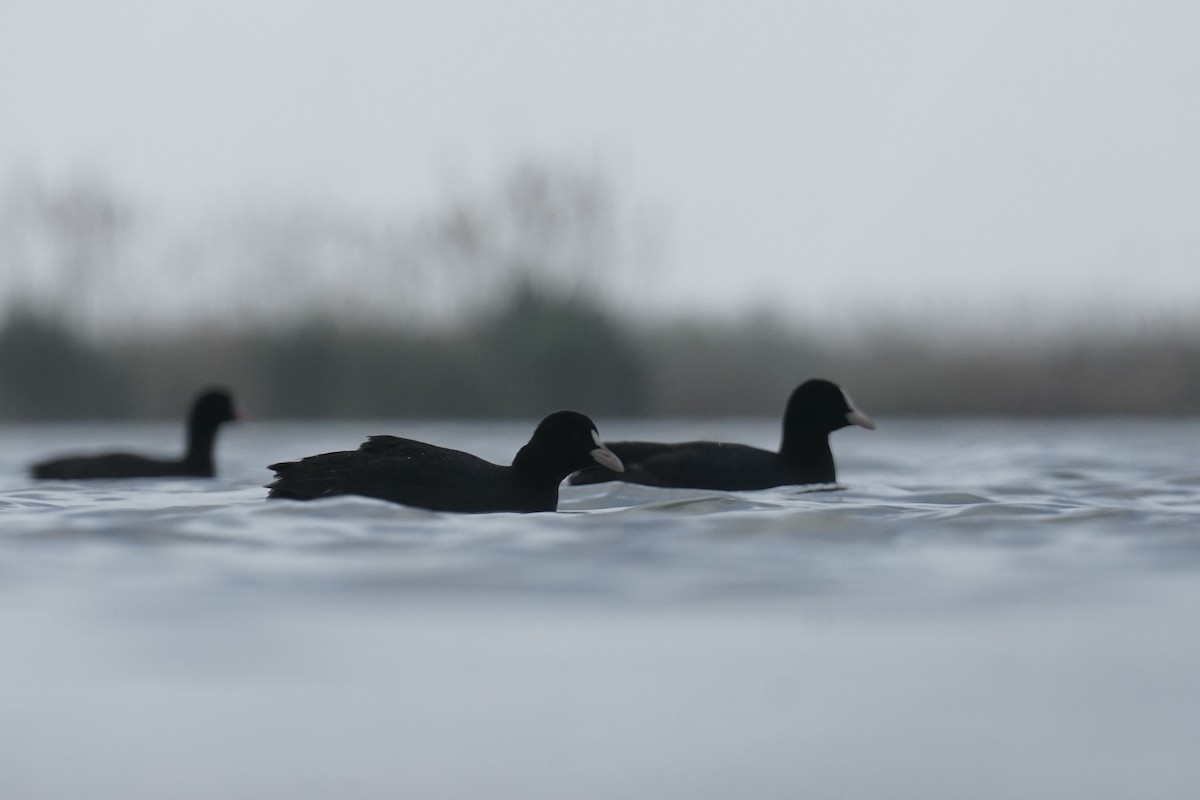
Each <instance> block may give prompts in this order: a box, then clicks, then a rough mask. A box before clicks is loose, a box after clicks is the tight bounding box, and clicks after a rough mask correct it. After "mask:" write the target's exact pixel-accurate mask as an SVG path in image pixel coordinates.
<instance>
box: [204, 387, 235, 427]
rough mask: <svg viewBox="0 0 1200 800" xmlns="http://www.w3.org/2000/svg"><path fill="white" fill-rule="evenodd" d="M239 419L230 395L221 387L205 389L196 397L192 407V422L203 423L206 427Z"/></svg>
mask: <svg viewBox="0 0 1200 800" xmlns="http://www.w3.org/2000/svg"><path fill="white" fill-rule="evenodd" d="M235 419H241V415H240V414H238V412H237V409H236V408H235V407H234V404H233V395H232V393H231V392H230V391H229V390H228V389H226V388H224V387H221V386H214V387H212V388H210V389H206V390H205V391H203V392H201V393H200V394H199V395H198V396H197V397H196V402H195V403H194V404H193V405H192V422H193V423H197V422H203V423H205V424H206V425H211V426H214V427H215V426H217V425H220V424H221V423H222V422H231V421H233V420H235Z"/></svg>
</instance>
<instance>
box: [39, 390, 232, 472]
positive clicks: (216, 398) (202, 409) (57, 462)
mask: <svg viewBox="0 0 1200 800" xmlns="http://www.w3.org/2000/svg"><path fill="white" fill-rule="evenodd" d="M237 418H238V414H237V412H236V411H235V410H234V406H233V398H232V396H231V395H230V394H229V392H228V391H227V390H225V389H219V388H215V389H208V390H206V391H203V392H201V393H200V394H199V395H197V396H196V400H195V402H193V403H192V412H191V414H190V415H189V416H188V427H187V452H186V453H184V455H183V458H181V459H170V458H147V457H146V456H139V455H135V454H133V453H106V454H103V455H94V456H69V457H67V458H56V459H54V460H52V461H43V462H41V463H39V464H34V465H33V467H31V468H30V472H31V473H32V475H33V477H35V478H49V479H57V480H68V481H73V480H82V479H86V478H167V477H190V478H211V477H213V475H215V474H216V469H215V468H214V466H213V444H214V443H215V442H216V438H217V429H218V428H220V427H221V425H222V423H225V422H229V421H231V420H235V419H237Z"/></svg>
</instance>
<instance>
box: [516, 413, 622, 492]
mask: <svg viewBox="0 0 1200 800" xmlns="http://www.w3.org/2000/svg"><path fill="white" fill-rule="evenodd" d="M596 464H599V465H601V466H604V467H607V468H608V469H611V470H613V471H614V472H624V471H625V467H624V465H622V464H621V459H619V458H617V456H616V454H614V453H613V452H612V451H611V450H609V449H608V448H607V447H605V446H604V443H603V442H601V441H600V435H599V434H598V433H597V432H596V423H594V422H592V421H591V420H590V419H589V418H588V417H587V416H585V415H583V414H580V413H578V412H576V411H556V412H555V413H553V414H551V415H550V416H548V417H546V418H545V419H543V420H542V421H541V422H539V423H538V426H537V429H536V430H534V432H533V436H532V437H530V439H529V443H528V444H526V445H525V446H524V447H522V448H521V450H520V452H518V453H517V457H516V458H515V459H513V466H514V467H518V468H519V469H522V470H528V471H530V472H536V473H540V474H546V475H554V476H557V478H558V479H559V480H562V479H563V478H565V477H567V475H569V474H571V473H572V472H575V471H576V470H580V469H583V468H584V467H591V466H595V465H596Z"/></svg>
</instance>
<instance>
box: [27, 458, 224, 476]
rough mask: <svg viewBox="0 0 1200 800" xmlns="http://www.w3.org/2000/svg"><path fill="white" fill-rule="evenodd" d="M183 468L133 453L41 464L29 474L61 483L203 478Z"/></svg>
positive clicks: (173, 463) (179, 463)
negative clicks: (92, 480)
mask: <svg viewBox="0 0 1200 800" xmlns="http://www.w3.org/2000/svg"><path fill="white" fill-rule="evenodd" d="M186 467H187V465H185V464H183V463H181V462H179V461H171V460H166V459H157V458H147V457H146V456H140V455H136V454H134V453H106V454H104V455H95V456H68V457H66V458H56V459H53V460H50V461H43V462H41V463H38V464H34V465H33V466H32V467H31V468H30V472H31V473H32V475H33V477H35V478H39V479H43V480H61V481H75V480H91V479H96V480H100V479H104V478H162V477H170V476H181V477H187V476H191V475H195V476H199V477H204V475H205V473H203V472H188V471H187V468H186Z"/></svg>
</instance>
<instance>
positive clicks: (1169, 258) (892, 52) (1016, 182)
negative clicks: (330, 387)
mask: <svg viewBox="0 0 1200 800" xmlns="http://www.w3.org/2000/svg"><path fill="white" fill-rule="evenodd" d="M121 9H122V10H121V13H113V11H112V10H111V9H108V8H102V7H99V6H95V5H94V4H91V3H85V2H80V1H79V0H62V1H61V2H36V3H35V2H26V1H25V0H13V1H12V2H7V3H5V4H3V6H2V7H0V98H2V101H3V107H4V118H5V121H4V125H3V126H2V127H0V177H2V178H3V179H4V180H5V182H6V185H12V184H13V183H14V182H16V183H18V184H19V183H20V182H21V181H25V180H29V179H33V180H35V181H38V182H42V183H43V184H46V185H50V186H61V185H63V184H64V183H69V182H70V181H72V180H75V179H77V178H78V176H80V175H83V176H99V178H100V179H101V180H103V181H109V182H111V184H113V185H115V186H116V187H117V188H118V189H120V190H121V191H123V192H127V193H128V195H129V196H130V197H131V198H132V201H133V203H134V206H135V207H136V208H139V209H145V210H146V216H145V218H144V221H143V223H141V224H142V227H141V228H139V229H138V231H137V236H143V235H145V234H147V232H148V231H150V232H152V231H155V230H163V229H165V230H171V229H172V228H171V225H175V224H182V226H183V227H184V228H185V229H190V230H192V231H193V238H195V237H202V236H206V235H208V234H204V233H194V232H195V231H196V230H200V231H204V230H207V228H205V224H204V223H203V220H206V219H212V218H214V217H216V218H221V217H222V215H226V214H228V213H230V212H231V211H236V210H237V209H240V208H244V207H247V206H248V207H251V208H260V209H261V208H268V209H289V208H294V207H295V206H297V205H300V206H305V207H312V206H317V207H321V208H324V207H331V208H334V209H339V210H340V213H344V214H345V215H346V216H347V217H348V218H350V219H352V220H359V221H362V220H379V219H384V220H387V219H401V220H407V219H409V218H410V217H411V216H412V215H413V214H417V213H419V212H421V210H423V209H428V208H438V207H442V206H444V205H445V204H446V201H447V200H448V199H449V198H453V197H458V196H463V195H473V194H477V193H478V192H479V191H481V189H480V187H487V186H490V185H493V184H494V182H495V181H496V180H498V176H500V175H502V174H503V173H504V171H505V170H506V169H507V168H508V167H509V166H510V165H511V164H512V163H513V162H514V161H518V160H520V159H522V158H525V157H528V156H530V155H532V156H534V157H538V158H547V159H550V160H557V162H558V163H571V164H577V165H582V167H583V168H585V169H595V170H597V171H599V172H600V173H601V174H604V175H606V176H609V177H611V179H612V180H613V182H614V184H615V185H616V186H617V188H618V190H619V192H620V194H619V198H620V207H621V209H622V210H623V213H628V215H629V216H630V217H632V218H635V219H638V220H641V223H639V224H640V225H641V227H640V228H639V230H640V231H641V233H639V234H637V235H636V236H634V238H635V239H636V240H637V241H639V242H641V244H639V245H638V246H637V247H634V248H632V250H633V251H635V252H637V253H640V254H641V255H640V256H638V257H637V258H641V259H642V261H637V258H633V262H636V263H634V265H633V266H631V267H629V271H630V272H638V271H639V270H640V266H639V265H641V264H644V263H653V264H655V265H656V269H654V270H652V271H650V272H646V271H645V270H641V272H640V274H641V275H642V278H641V279H639V280H632V279H631V280H627V281H625V282H623V283H621V285H620V287H619V294H620V297H621V298H622V299H623V301H624V303H625V305H626V306H628V307H633V308H638V309H640V310H642V311H650V310H654V311H656V312H666V311H672V312H674V311H680V310H684V309H686V310H694V311H698V312H699V313H701V314H714V313H715V314H721V315H728V314H732V313H737V312H743V311H745V310H748V309H756V308H759V307H761V306H768V307H774V308H776V309H779V310H780V311H781V312H782V313H783V315H784V316H787V317H791V318H796V319H802V320H816V321H825V322H828V323H829V324H838V325H849V324H861V322H862V320H864V319H874V318H877V317H879V316H880V315H881V314H882V315H885V316H892V317H898V318H900V319H901V320H908V321H911V322H914V323H919V324H921V325H926V326H928V325H933V324H944V323H952V324H958V323H962V322H968V323H971V324H975V323H980V322H989V320H990V324H999V325H1000V326H1001V327H1006V326H1007V327H1010V328H1016V327H1020V328H1021V329H1026V330H1027V329H1029V328H1030V327H1033V328H1034V329H1040V328H1043V327H1049V328H1053V327H1056V326H1058V325H1060V324H1064V323H1070V322H1073V321H1075V320H1077V319H1080V318H1083V319H1088V320H1091V321H1093V322H1097V321H1098V322H1099V323H1100V324H1101V326H1110V325H1114V324H1115V325H1126V326H1131V327H1136V326H1137V325H1139V324H1141V323H1142V322H1144V321H1145V320H1147V319H1157V318H1162V317H1164V316H1186V315H1187V314H1188V313H1189V312H1190V311H1191V310H1192V309H1193V308H1194V307H1195V306H1196V304H1197V301H1198V299H1200V269H1197V268H1196V267H1197V264H1198V262H1200V238H1198V235H1197V233H1196V232H1195V227H1194V219H1195V216H1196V211H1197V209H1200V153H1198V151H1197V149H1196V148H1195V146H1194V143H1195V142H1196V141H1197V140H1200V107H1198V106H1197V104H1196V103H1195V102H1194V98H1195V97H1196V96H1197V89H1200V85H1198V84H1200V52H1198V51H1197V49H1196V48H1195V47H1194V42H1193V36H1192V33H1193V32H1194V31H1195V30H1197V28H1198V27H1200V8H1197V7H1194V6H1192V5H1189V4H1177V3H1165V2H1161V3H1159V2H1151V3H1137V4H1134V3H1125V2H1098V3H1097V2H1082V1H1079V0H1071V1H1069V2H1060V3H1054V4H1049V5H1047V4H1044V3H1033V2H1016V3H985V4H972V5H969V6H962V5H960V4H954V3H943V2H924V1H921V0H917V1H914V2H906V3H900V4H894V5H889V6H887V7H886V8H882V7H881V6H880V5H879V4H877V3H800V4H777V3H766V2H761V3H750V4H737V5H736V6H731V5H728V4H722V3H716V2H703V3H694V4H689V5H688V6H687V7H686V8H681V7H679V6H678V5H676V4H665V3H649V4H647V3H616V4H612V3H605V4H596V5H591V6H572V7H570V8H565V7H562V6H560V5H558V4H555V3H551V2H547V1H545V0H519V2H515V3H506V4H503V5H501V6H497V5H494V4H489V3H484V2H478V1H472V0H462V1H460V2H451V3H440V4H437V5H436V6H431V7H417V6H409V5H399V6H397V5H392V4H386V3H368V2H357V3H336V4H334V3H328V2H322V1H320V0H308V1H307V2H299V3H286V4H285V3H260V4H256V5H255V6H254V7H252V8H247V7H245V5H244V4H241V3H233V2H223V1H221V0H218V1H217V2H208V1H206V2H203V3H201V2H194V1H193V0H188V1H187V2H181V3H172V4H170V5H169V6H162V5H160V4H157V3H152V2H136V1H135V2H130V3H124V4H122V7H121ZM197 220H199V221H200V222H197ZM180 221H182V222H180ZM639 237H641V238H639ZM138 241H143V240H140V239H139V240H138ZM140 246H142V247H143V249H145V250H147V251H148V255H146V257H145V259H144V263H145V264H147V265H148V266H146V270H147V271H153V270H154V269H155V267H154V264H155V263H156V259H155V258H154V257H153V255H154V254H155V252H156V251H155V248H154V247H153V246H150V245H145V244H142V245H140ZM631 258H632V257H631ZM7 261H8V263H6V264H3V265H0V287H3V288H6V289H8V290H10V291H11V289H12V287H13V286H14V284H15V283H17V282H19V280H25V279H26V277H27V276H16V275H14V272H15V271H17V268H16V267H14V266H12V263H11V259H7ZM236 268H237V267H236V266H234V265H230V264H227V263H225V261H223V260H222V259H220V258H217V257H212V258H210V259H209V260H207V261H204V262H203V263H201V264H200V265H198V266H197V274H204V273H205V272H207V271H209V270H220V269H225V270H233V269H236ZM22 269H26V270H27V269H28V268H27V267H22ZM361 279H362V280H363V281H365V282H368V283H369V279H370V276H369V275H365V274H364V275H362V276H361ZM146 283H149V284H154V281H148V282H146ZM228 283H229V284H230V285H232V286H236V283H235V282H232V281H230V282H228ZM131 285H132V284H131ZM138 285H141V284H138ZM161 291H162V292H163V293H165V294H169V293H170V286H169V285H168V286H167V287H165V288H162V289H161ZM225 291H227V292H229V293H236V291H237V289H236V288H233V289H227V290H225ZM206 302H207V301H206ZM1013 314H1016V315H1017V316H1016V317H1013V316H1012V315H1013ZM996 320H999V323H997V322H996Z"/></svg>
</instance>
